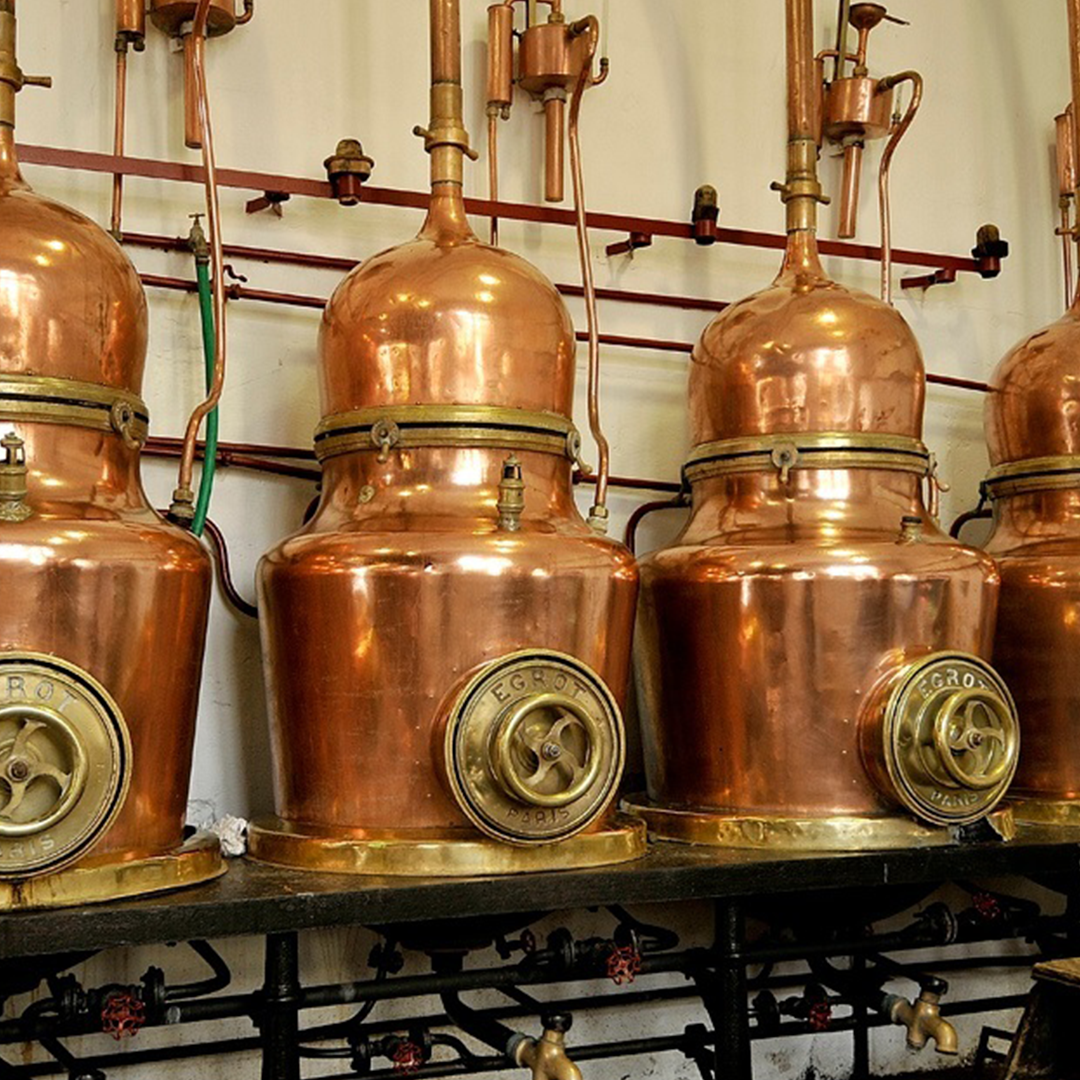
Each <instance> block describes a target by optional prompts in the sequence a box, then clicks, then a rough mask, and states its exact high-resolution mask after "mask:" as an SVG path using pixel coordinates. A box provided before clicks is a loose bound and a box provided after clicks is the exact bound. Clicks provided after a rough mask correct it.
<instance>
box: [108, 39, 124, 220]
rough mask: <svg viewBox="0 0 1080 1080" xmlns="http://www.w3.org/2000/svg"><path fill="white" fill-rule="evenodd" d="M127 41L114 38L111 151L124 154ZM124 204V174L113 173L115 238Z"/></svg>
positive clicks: (118, 155) (112, 218) (121, 155)
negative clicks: (114, 80) (113, 118)
mask: <svg viewBox="0 0 1080 1080" xmlns="http://www.w3.org/2000/svg"><path fill="white" fill-rule="evenodd" d="M127 58H128V47H127V42H126V41H122V40H121V38H119V37H118V38H117V39H116V120H115V127H114V130H113V153H114V154H115V155H116V156H117V157H123V156H124V133H125V129H126V127H127ZM123 204H124V174H123V173H119V172H118V173H114V174H113V188H112V216H111V218H110V230H111V232H112V234H113V236H115V237H116V239H117V240H119V239H120V236H121V224H122V222H121V218H122V215H123Z"/></svg>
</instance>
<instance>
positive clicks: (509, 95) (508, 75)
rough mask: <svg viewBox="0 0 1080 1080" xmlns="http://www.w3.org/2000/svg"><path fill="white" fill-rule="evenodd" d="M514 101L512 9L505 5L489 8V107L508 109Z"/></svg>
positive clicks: (494, 5) (495, 5)
mask: <svg viewBox="0 0 1080 1080" xmlns="http://www.w3.org/2000/svg"><path fill="white" fill-rule="evenodd" d="M513 101H514V9H513V8H512V7H510V6H509V5H508V4H493V5H492V6H491V7H489V8H488V81H487V103H488V105H489V106H498V107H499V108H507V107H509V106H510V105H512V104H513Z"/></svg>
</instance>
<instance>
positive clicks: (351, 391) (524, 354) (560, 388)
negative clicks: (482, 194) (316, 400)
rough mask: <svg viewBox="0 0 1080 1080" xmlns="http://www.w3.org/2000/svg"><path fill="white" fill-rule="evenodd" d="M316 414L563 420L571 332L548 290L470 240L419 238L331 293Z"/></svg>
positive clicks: (569, 392) (568, 404)
mask: <svg viewBox="0 0 1080 1080" xmlns="http://www.w3.org/2000/svg"><path fill="white" fill-rule="evenodd" d="M320 351H321V356H322V364H321V386H322V402H323V411H324V412H325V413H327V414H330V413H340V412H347V411H350V410H353V409H364V408H372V407H379V406H395V405H496V406H507V407H513V408H518V409H527V410H532V411H537V412H543V411H546V412H554V413H561V414H562V415H564V416H570V414H571V410H572V407H573V394H574V374H575V372H574V353H575V341H574V328H573V325H572V323H571V321H570V315H569V313H568V312H567V310H566V305H565V304H564V303H563V301H562V298H561V297H560V296H559V294H558V292H557V291H556V289H555V287H554V286H553V285H552V284H551V282H550V281H548V279H547V278H546V277H544V275H543V274H541V273H540V271H539V270H537V269H536V268H535V267H534V266H531V265H530V264H529V263H527V262H526V261H525V260H524V259H521V258H518V256H516V255H513V254H511V253H510V252H507V251H502V250H500V249H498V248H493V247H490V246H489V245H487V244H483V243H481V242H480V241H479V240H477V239H476V238H475V237H473V236H471V235H470V236H466V237H461V236H452V235H449V234H447V233H440V232H438V231H432V230H430V229H429V230H426V231H425V232H424V233H421V235H420V237H419V238H418V239H416V240H414V241H412V242H411V243H408V244H404V245H402V246H400V247H396V248H392V249H391V250H389V251H386V252H383V253H382V254H380V255H375V256H374V257H372V258H371V259H369V260H368V261H367V262H365V263H364V264H363V266H360V267H358V268H357V269H356V270H354V271H353V272H352V273H351V274H350V275H349V276H348V277H347V278H346V279H345V280H344V281H343V282H342V283H341V285H340V286H339V287H338V288H337V290H336V291H335V293H334V295H333V297H332V298H331V300H330V303H329V304H328V305H327V308H326V313H325V315H324V316H323V324H322V333H321V337H320Z"/></svg>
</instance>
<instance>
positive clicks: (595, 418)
mask: <svg viewBox="0 0 1080 1080" xmlns="http://www.w3.org/2000/svg"><path fill="white" fill-rule="evenodd" d="M579 27H580V29H579ZM573 29H574V30H575V32H577V33H585V34H588V35H589V48H588V51H587V53H586V55H585V59H584V61H583V62H582V65H581V73H580V74H579V75H578V80H577V83H576V85H575V86H574V94H573V97H572V98H571V100H570V125H569V127H570V173H571V175H572V177H573V184H574V214H575V216H576V217H577V238H578V256H579V258H580V260H581V278H582V284H583V285H584V286H585V317H586V321H587V323H588V333H589V430H590V431H591V432H592V437H593V440H594V441H595V442H596V451H597V457H598V459H599V460H598V462H597V467H596V498H595V500H594V502H593V507H592V509H591V510H590V511H589V523H590V524H591V525H593V526H594V527H602V525H603V523H604V522H605V521H606V520H607V489H608V474H609V472H610V471H611V447H610V446H609V445H608V441H607V437H606V436H605V435H604V432H603V429H602V428H601V426H600V332H599V329H598V327H597V318H596V282H595V281H594V280H593V269H592V251H591V249H590V246H589V229H588V225H587V224H586V220H585V181H584V179H583V177H582V170H581V131H580V124H579V121H580V119H581V101H582V98H583V97H584V96H585V91H586V89H587V88H588V87H589V86H591V85H595V83H598V82H602V81H603V80H604V79H605V78H606V76H607V66H606V63H605V62H604V61H603V60H602V61H601V64H600V76H599V78H597V79H596V80H594V79H593V74H592V66H593V59H594V57H595V56H596V49H597V46H598V45H599V42H600V24H599V22H598V21H597V20H596V17H595V16H593V15H589V16H587V17H586V18H584V19H581V20H580V21H579V22H578V23H575V24H574V27H573Z"/></svg>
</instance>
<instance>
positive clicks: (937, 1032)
mask: <svg viewBox="0 0 1080 1080" xmlns="http://www.w3.org/2000/svg"><path fill="white" fill-rule="evenodd" d="M884 1005H885V1008H884V1010H883V1011H884V1013H885V1015H886V1016H888V1018H889V1019H890V1020H891V1021H892V1023H894V1024H897V1025H898V1026H900V1027H906V1028H907V1044H908V1049H909V1050H922V1049H924V1048H925V1047H926V1044H927V1043H929V1042H932V1043H933V1044H934V1049H935V1050H936V1051H937V1052H938V1053H939V1054H949V1055H950V1056H951V1055H953V1054H958V1053H959V1052H960V1047H959V1039H958V1037H957V1034H956V1028H954V1027H953V1026H952V1024H950V1023H949V1021H948V1020H946V1019H945V1018H944V1017H943V1016H942V1015H941V994H938V993H935V992H934V991H932V990H929V989H924V990H923V991H922V992H921V993H920V994H919V996H918V998H917V999H916V1000H915V1001H914V1002H911V1001H908V1000H907V999H906V998H902V997H899V996H897V995H895V994H889V995H888V996H887V997H886V998H885V1002H884Z"/></svg>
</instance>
